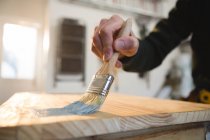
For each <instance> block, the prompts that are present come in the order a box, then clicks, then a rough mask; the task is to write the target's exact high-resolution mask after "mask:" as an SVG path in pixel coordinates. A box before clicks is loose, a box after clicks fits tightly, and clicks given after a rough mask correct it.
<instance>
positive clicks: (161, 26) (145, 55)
mask: <svg viewBox="0 0 210 140" xmlns="http://www.w3.org/2000/svg"><path fill="white" fill-rule="evenodd" d="M192 1H193V0H178V2H177V3H176V6H175V8H173V9H172V10H171V11H170V13H169V17H168V18H167V19H163V20H161V21H160V22H159V23H158V24H157V25H156V26H155V28H154V29H153V31H152V32H151V33H150V34H149V35H148V36H147V37H145V39H143V40H139V49H138V52H137V54H136V55H135V56H133V57H125V58H123V59H121V61H122V63H123V69H124V70H126V71H132V72H140V73H141V72H145V71H148V70H151V69H153V68H155V67H157V66H158V65H160V64H161V62H162V61H163V59H164V58H165V57H166V55H167V54H168V53H169V52H170V51H171V50H172V49H174V48H175V47H176V46H177V45H178V44H179V43H180V42H181V41H182V40H183V39H185V38H187V37H188V36H189V34H190V33H191V31H192V27H191V22H192V17H193V15H192V10H193V9H192V8H193V4H192Z"/></svg>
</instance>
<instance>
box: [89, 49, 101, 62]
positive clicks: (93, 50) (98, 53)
mask: <svg viewBox="0 0 210 140" xmlns="http://www.w3.org/2000/svg"><path fill="white" fill-rule="evenodd" d="M91 50H92V52H94V53H95V54H96V56H98V57H99V58H100V59H101V58H102V53H101V52H100V51H98V49H96V47H94V46H92V48H91Z"/></svg>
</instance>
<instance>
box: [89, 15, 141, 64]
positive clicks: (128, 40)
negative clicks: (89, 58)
mask: <svg viewBox="0 0 210 140" xmlns="http://www.w3.org/2000/svg"><path fill="white" fill-rule="evenodd" d="M123 23H124V21H123V19H122V18H121V17H119V16H117V15H114V16H112V17H111V18H110V19H102V20H101V21H100V24H99V25H98V26H96V27H95V32H94V35H93V43H92V51H93V52H94V53H95V54H96V55H97V56H98V57H99V58H100V59H103V60H104V61H108V60H109V59H110V58H111V57H112V55H113V53H114V52H115V51H117V52H119V53H120V57H121V58H122V57H124V56H127V57H131V56H133V55H135V54H136V53H137V50H138V47H139V41H138V39H137V38H136V37H135V36H134V34H133V33H131V34H130V36H124V37H120V38H116V36H117V33H118V32H119V30H120V28H121V27H122V25H123ZM116 66H117V67H121V66H122V63H121V62H120V61H119V60H118V61H117V63H116Z"/></svg>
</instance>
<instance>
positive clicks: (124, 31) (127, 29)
mask: <svg viewBox="0 0 210 140" xmlns="http://www.w3.org/2000/svg"><path fill="white" fill-rule="evenodd" d="M131 27H132V20H131V19H130V18H128V19H127V20H126V21H125V22H124V24H123V26H122V28H121V29H120V31H119V33H118V35H117V38H120V37H123V36H129V35H130V33H131ZM118 57H119V53H118V52H114V54H113V56H112V58H111V59H110V60H109V62H108V63H109V65H108V67H109V68H108V69H109V70H108V71H109V72H112V71H113V70H114V68H115V64H116V62H117V60H118Z"/></svg>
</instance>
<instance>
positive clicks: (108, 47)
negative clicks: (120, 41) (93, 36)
mask: <svg viewBox="0 0 210 140" xmlns="http://www.w3.org/2000/svg"><path fill="white" fill-rule="evenodd" d="M122 24H123V19H122V18H120V17H119V16H116V15H115V16H112V17H111V18H110V19H109V20H108V22H106V23H105V24H104V25H103V26H102V27H100V30H99V36H100V39H101V42H102V46H103V54H104V56H103V59H104V60H105V61H108V60H109V59H110V58H111V56H112V54H113V48H112V44H113V37H114V34H115V33H116V32H117V31H119V29H120V28H121V26H122Z"/></svg>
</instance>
